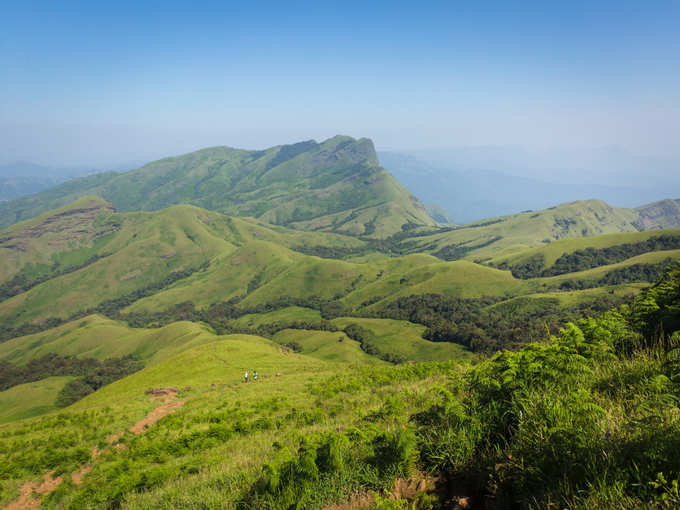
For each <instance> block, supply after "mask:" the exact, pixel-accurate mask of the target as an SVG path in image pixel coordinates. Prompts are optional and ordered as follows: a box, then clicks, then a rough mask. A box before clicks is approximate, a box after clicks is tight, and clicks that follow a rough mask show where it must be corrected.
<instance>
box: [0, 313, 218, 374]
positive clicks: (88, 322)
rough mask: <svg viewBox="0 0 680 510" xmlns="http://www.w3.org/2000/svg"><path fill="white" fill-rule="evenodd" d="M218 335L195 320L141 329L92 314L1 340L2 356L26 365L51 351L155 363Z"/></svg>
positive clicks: (65, 354) (0, 354)
mask: <svg viewBox="0 0 680 510" xmlns="http://www.w3.org/2000/svg"><path fill="white" fill-rule="evenodd" d="M215 338H216V337H215V334H214V333H213V332H211V331H210V330H209V329H208V328H206V327H205V326H203V325H200V324H196V323H191V322H175V323H172V324H169V325H168V326H165V327H163V328H158V329H141V328H131V327H128V326H127V325H125V324H124V323H121V322H119V321H113V320H110V319H107V318H106V317H102V316H100V315H91V316H88V317H85V318H83V319H78V320H75V321H72V322H68V323H66V324H64V325H62V326H59V327H56V328H52V329H48V330H47V331H43V332H41V333H36V334H33V335H27V336H23V337H18V338H13V339H12V340H9V341H7V342H4V343H0V359H4V360H7V361H11V362H13V363H15V364H19V365H24V364H26V363H27V362H28V361H29V360H30V359H32V358H36V357H40V356H43V355H45V354H47V353H50V352H54V353H58V354H61V355H62V356H80V357H89V358H95V359H98V360H104V359H106V358H111V357H121V356H126V355H129V354H133V355H135V356H136V357H138V358H139V359H140V360H142V361H144V362H147V363H155V362H158V361H160V360H163V359H165V358H167V357H169V356H171V355H174V354H176V353H177V352H179V351H180V350H182V349H186V348H189V347H191V346H195V345H200V344H202V343H207V342H213V341H215Z"/></svg>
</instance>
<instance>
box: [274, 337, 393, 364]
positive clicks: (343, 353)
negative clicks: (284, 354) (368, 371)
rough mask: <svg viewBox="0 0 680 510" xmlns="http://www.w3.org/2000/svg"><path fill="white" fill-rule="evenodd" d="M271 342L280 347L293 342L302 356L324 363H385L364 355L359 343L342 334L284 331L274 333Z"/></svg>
mask: <svg viewBox="0 0 680 510" xmlns="http://www.w3.org/2000/svg"><path fill="white" fill-rule="evenodd" d="M272 340H274V341H275V342H276V343H279V344H281V345H286V344H290V343H292V342H294V343H296V344H298V345H299V346H300V347H302V351H301V353H302V354H305V355H308V356H310V357H313V358H318V359H322V360H326V361H344V362H347V363H362V364H371V365H373V364H383V363H385V362H384V361H381V360H379V359H378V358H375V357H373V356H369V355H368V354H366V353H365V352H364V351H362V350H361V347H360V346H359V342H356V341H355V340H352V339H350V338H348V337H347V335H345V334H344V333H342V332H331V331H307V330H300V329H284V330H282V331H279V332H278V333H276V334H275V335H274V336H273V338H272Z"/></svg>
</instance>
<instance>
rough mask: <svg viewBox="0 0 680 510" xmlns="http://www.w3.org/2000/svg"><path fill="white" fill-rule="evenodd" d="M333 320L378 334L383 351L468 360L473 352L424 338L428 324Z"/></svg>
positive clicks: (408, 356) (419, 357)
mask: <svg viewBox="0 0 680 510" xmlns="http://www.w3.org/2000/svg"><path fill="white" fill-rule="evenodd" d="M333 323H334V324H335V325H337V326H339V327H341V328H344V327H345V326H348V325H349V324H352V323H355V324H359V325H360V326H362V327H363V328H366V329H368V330H369V331H371V332H372V333H373V334H374V335H375V336H374V338H373V343H375V345H376V346H377V347H378V348H379V349H380V350H381V351H383V352H386V353H390V354H395V355H398V356H403V357H404V358H406V359H408V360H414V361H443V360H449V359H455V360H460V359H465V358H466V357H467V356H469V353H468V352H467V351H465V350H464V349H463V348H462V347H461V346H460V345H458V344H452V343H446V342H430V341H429V340H425V339H423V332H424V331H425V329H426V328H425V326H421V325H420V324H412V323H410V322H407V321H398V320H392V319H363V318H356V317H341V318H339V319H334V320H333Z"/></svg>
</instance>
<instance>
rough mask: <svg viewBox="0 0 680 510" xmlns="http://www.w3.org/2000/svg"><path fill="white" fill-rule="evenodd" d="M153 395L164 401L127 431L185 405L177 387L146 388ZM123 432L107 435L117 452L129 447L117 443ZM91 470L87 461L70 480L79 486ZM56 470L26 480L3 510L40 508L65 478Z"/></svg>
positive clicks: (150, 423)
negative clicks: (178, 395) (16, 496)
mask: <svg viewBox="0 0 680 510" xmlns="http://www.w3.org/2000/svg"><path fill="white" fill-rule="evenodd" d="M149 393H150V394H151V395H152V397H151V398H152V400H157V399H160V398H163V403H162V404H161V405H159V406H158V407H156V408H155V409H154V410H153V411H151V412H150V413H149V414H147V415H146V416H145V417H144V418H142V419H141V420H139V421H138V422H137V423H135V424H134V425H133V426H132V427H130V428H129V429H128V430H129V431H130V432H132V433H133V434H135V435H139V434H143V433H144V432H145V431H146V430H148V429H149V428H150V427H152V426H153V425H155V424H156V422H157V421H158V420H160V419H161V418H163V417H164V416H167V415H168V414H171V413H174V412H175V411H176V410H177V409H179V408H180V407H182V406H183V405H184V401H183V400H175V398H176V397H177V394H178V393H179V390H178V389H177V388H154V389H153V390H149V391H147V394H149ZM123 434H124V432H119V433H118V434H113V435H111V436H109V437H107V438H106V442H107V443H109V444H110V445H113V448H114V449H115V450H116V451H121V450H124V449H126V446H125V445H123V444H115V443H117V442H118V440H120V438H121V437H123ZM103 453H106V450H100V449H99V448H97V447H96V446H95V447H94V448H93V449H92V453H91V454H90V458H91V459H92V460H94V459H96V458H97V457H99V456H100V455H102V454H103ZM90 471H92V465H91V464H85V465H83V466H81V467H80V468H79V469H78V470H76V471H74V472H73V473H71V480H72V481H73V483H74V484H75V485H80V484H81V483H82V481H83V477H84V476H85V475H86V474H87V473H89V472H90ZM53 473H54V472H53V471H52V472H50V473H47V474H45V475H44V476H43V481H42V483H40V484H38V483H37V482H26V483H25V484H23V485H22V486H21V488H20V489H19V497H18V498H17V499H16V500H14V501H12V502H11V503H9V504H8V505H6V506H5V508H4V509H3V510H37V509H39V508H40V500H41V499H42V497H43V496H45V495H46V494H49V493H50V492H52V491H54V490H55V489H56V488H57V487H59V484H60V483H61V482H62V481H63V477H61V476H57V477H56V478H53V477H52V474H53Z"/></svg>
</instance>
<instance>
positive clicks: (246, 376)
mask: <svg viewBox="0 0 680 510" xmlns="http://www.w3.org/2000/svg"><path fill="white" fill-rule="evenodd" d="M245 378H246V382H248V371H247V370H246V375H245Z"/></svg>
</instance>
